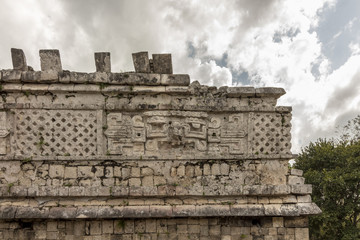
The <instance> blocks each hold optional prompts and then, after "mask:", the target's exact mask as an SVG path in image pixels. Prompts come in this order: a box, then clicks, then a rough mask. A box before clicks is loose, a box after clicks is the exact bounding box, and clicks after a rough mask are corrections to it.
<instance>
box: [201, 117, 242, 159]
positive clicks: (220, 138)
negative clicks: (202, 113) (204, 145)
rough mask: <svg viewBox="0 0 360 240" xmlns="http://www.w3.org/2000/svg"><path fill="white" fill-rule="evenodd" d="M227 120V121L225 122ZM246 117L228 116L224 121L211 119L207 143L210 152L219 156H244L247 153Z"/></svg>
mask: <svg viewBox="0 0 360 240" xmlns="http://www.w3.org/2000/svg"><path fill="white" fill-rule="evenodd" d="M226 120H227V121H226ZM247 126H248V123H247V116H245V115H244V114H236V115H234V114H233V115H229V116H228V119H227V118H226V117H224V121H221V120H220V118H212V119H211V124H210V125H209V133H208V142H209V149H210V151H211V152H217V153H220V154H225V153H227V154H244V153H246V152H247Z"/></svg>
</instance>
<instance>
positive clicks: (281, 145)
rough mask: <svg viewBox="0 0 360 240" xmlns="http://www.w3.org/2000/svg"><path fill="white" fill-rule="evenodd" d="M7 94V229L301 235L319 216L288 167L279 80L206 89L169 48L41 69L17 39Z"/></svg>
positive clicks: (47, 55) (69, 234) (3, 233)
mask: <svg viewBox="0 0 360 240" xmlns="http://www.w3.org/2000/svg"><path fill="white" fill-rule="evenodd" d="M11 54H12V59H13V69H12V70H2V71H1V72H0V80H1V98H0V239H67V240H70V239H76V240H82V239H83V240H90V239H92V240H95V239H140V240H142V239H144V240H145V239H152V240H154V239H159V240H160V239H167V240H168V239H179V240H182V239H222V240H231V239H232V240H260V239H261V240H275V239H278V240H281V239H283V240H306V239H308V216H309V215H312V214H319V213H320V209H319V208H318V207H317V206H316V205H315V204H314V203H312V202H311V197H310V194H311V186H310V185H306V184H304V178H302V177H301V175H302V172H301V171H299V170H295V169H289V168H288V160H289V159H291V158H292V154H291V152H290V147H291V145H290V139H291V136H290V129H291V123H290V121H291V107H281V106H276V102H277V99H278V98H279V97H280V96H282V95H283V94H284V93H285V91H284V90H283V89H281V88H256V89H255V88H253V87H221V88H216V87H210V86H202V85H200V84H199V83H198V82H196V81H194V82H192V83H191V84H190V79H189V76H188V75H186V74H173V71H172V63H171V55H169V54H154V55H152V59H149V57H148V53H147V52H140V53H135V54H133V61H134V66H135V72H124V73H113V72H111V66H110V53H95V65H96V72H94V73H81V72H70V71H65V70H62V66H61V60H60V54H59V51H57V50H41V51H40V60H41V71H34V70H33V69H32V68H31V67H29V66H27V63H26V59H25V55H24V53H23V51H22V50H19V49H12V51H11Z"/></svg>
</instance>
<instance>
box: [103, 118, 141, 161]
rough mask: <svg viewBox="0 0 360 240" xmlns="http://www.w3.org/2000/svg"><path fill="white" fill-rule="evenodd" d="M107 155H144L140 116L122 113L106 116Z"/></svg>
mask: <svg viewBox="0 0 360 240" xmlns="http://www.w3.org/2000/svg"><path fill="white" fill-rule="evenodd" d="M107 126H108V129H107V130H106V131H105V135H106V136H107V138H108V154H119V155H123V154H125V155H129V154H132V153H134V154H135V155H136V154H143V153H144V142H145V128H144V123H143V122H142V118H141V116H134V117H133V118H131V117H130V116H129V115H123V114H122V113H110V114H108V115H107Z"/></svg>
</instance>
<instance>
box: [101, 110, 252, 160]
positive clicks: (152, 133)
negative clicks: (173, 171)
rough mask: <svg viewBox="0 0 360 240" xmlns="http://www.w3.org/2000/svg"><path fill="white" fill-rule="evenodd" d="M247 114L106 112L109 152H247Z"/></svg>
mask: <svg viewBox="0 0 360 240" xmlns="http://www.w3.org/2000/svg"><path fill="white" fill-rule="evenodd" d="M247 116H248V115H247V114H232V115H226V116H224V117H223V118H224V119H223V120H222V119H221V118H220V117H209V116H208V114H207V113H203V112H183V111H149V112H144V113H143V117H142V116H140V115H135V116H131V114H130V113H110V114H108V116H107V125H108V129H107V130H106V131H105V135H106V136H107V138H108V153H109V154H119V155H123V154H125V155H128V154H130V155H131V154H133V153H136V154H145V155H158V154H159V153H161V152H164V153H166V154H167V153H189V154H191V153H195V152H199V153H202V154H206V153H212V154H232V155H239V154H246V153H247V145H248V143H247V141H248V139H247V135H248V134H247V128H248V122H247V119H248V117H247Z"/></svg>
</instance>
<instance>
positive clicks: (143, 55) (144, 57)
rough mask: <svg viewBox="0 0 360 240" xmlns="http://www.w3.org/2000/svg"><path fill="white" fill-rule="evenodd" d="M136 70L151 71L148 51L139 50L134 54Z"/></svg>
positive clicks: (140, 71) (139, 71)
mask: <svg viewBox="0 0 360 240" xmlns="http://www.w3.org/2000/svg"><path fill="white" fill-rule="evenodd" d="M132 58H133V63H134V68H135V72H138V73H150V63H149V54H148V52H138V53H133V54H132Z"/></svg>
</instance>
